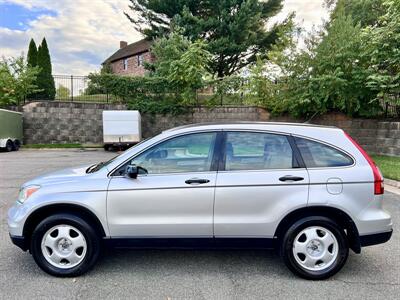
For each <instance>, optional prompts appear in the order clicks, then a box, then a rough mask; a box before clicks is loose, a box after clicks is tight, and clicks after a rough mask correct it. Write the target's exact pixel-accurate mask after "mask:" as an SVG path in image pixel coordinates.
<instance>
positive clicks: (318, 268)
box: [281, 217, 349, 280]
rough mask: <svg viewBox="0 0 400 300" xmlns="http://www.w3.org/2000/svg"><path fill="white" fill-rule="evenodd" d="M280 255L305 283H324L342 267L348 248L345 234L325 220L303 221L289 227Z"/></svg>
mask: <svg viewBox="0 0 400 300" xmlns="http://www.w3.org/2000/svg"><path fill="white" fill-rule="evenodd" d="M281 254H282V256H283V259H284V262H285V264H286V265H287V266H288V268H289V269H290V270H291V271H292V272H294V273H295V274H297V275H299V276H301V277H303V278H306V279H314V280H320V279H326V278H328V277H330V276H332V275H334V274H336V273H337V272H338V271H339V270H340V269H341V268H342V267H343V265H344V264H345V262H346V260H347V257H348V254H349V246H348V242H347V238H346V234H345V232H344V230H343V229H342V228H341V227H340V226H339V225H338V224H337V223H336V222H334V221H333V220H331V219H329V218H326V217H306V218H304V219H301V220H299V221H297V222H295V223H294V224H292V225H291V226H290V227H289V228H288V230H287V232H286V234H285V236H284V238H283V240H282V248H281Z"/></svg>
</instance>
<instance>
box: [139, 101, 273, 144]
mask: <svg viewBox="0 0 400 300" xmlns="http://www.w3.org/2000/svg"><path fill="white" fill-rule="evenodd" d="M269 117H270V114H269V113H268V112H267V111H266V110H265V109H263V108H260V107H255V106H223V107H214V108H206V107H199V108H193V109H192V111H191V112H190V113H187V114H183V115H177V116H172V115H147V114H142V135H143V137H144V138H147V137H151V136H154V135H156V134H158V133H160V132H162V131H164V130H166V129H170V128H173V127H176V126H181V125H185V124H193V123H209V122H232V121H268V120H269Z"/></svg>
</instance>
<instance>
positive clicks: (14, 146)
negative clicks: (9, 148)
mask: <svg viewBox="0 0 400 300" xmlns="http://www.w3.org/2000/svg"><path fill="white" fill-rule="evenodd" d="M20 147H21V142H20V141H19V140H15V141H14V143H13V151H18V150H19V148H20Z"/></svg>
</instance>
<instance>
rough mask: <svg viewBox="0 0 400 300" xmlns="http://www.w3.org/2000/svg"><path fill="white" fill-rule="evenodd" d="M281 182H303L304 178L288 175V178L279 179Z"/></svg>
mask: <svg viewBox="0 0 400 300" xmlns="http://www.w3.org/2000/svg"><path fill="white" fill-rule="evenodd" d="M279 180H280V181H301V180H304V178H303V177H299V176H292V175H286V176H283V177H281V178H279Z"/></svg>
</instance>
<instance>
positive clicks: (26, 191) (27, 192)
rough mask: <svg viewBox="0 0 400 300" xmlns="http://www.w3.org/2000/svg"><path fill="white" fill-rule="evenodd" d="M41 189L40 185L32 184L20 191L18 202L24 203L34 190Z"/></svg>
mask: <svg viewBox="0 0 400 300" xmlns="http://www.w3.org/2000/svg"><path fill="white" fill-rule="evenodd" d="M39 189H40V185H30V186H27V187H24V188H23V189H21V190H20V191H19V195H18V200H17V202H19V203H21V204H23V203H24V202H25V201H26V200H27V199H28V198H29V197H30V196H31V195H32V194H33V193H34V192H36V191H37V190H39Z"/></svg>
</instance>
